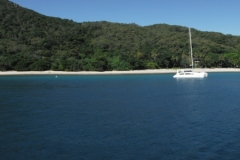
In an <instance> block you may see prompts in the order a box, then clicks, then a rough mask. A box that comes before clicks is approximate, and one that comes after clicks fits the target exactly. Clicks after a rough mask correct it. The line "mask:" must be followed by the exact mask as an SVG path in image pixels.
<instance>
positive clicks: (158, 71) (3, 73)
mask: <svg viewBox="0 0 240 160" xmlns="http://www.w3.org/2000/svg"><path fill="white" fill-rule="evenodd" d="M176 70H177V69H148V70H130V71H104V72H98V71H78V72H73V71H69V72H68V71H51V70H50V71H0V76H6V75H121V74H168V73H176ZM193 71H205V72H208V73H211V72H240V68H204V69H201V68H196V69H193Z"/></svg>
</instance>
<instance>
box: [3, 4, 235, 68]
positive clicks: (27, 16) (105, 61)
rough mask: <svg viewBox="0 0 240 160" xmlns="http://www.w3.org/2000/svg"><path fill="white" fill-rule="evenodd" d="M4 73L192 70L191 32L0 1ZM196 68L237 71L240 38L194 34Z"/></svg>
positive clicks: (161, 25) (180, 28)
mask: <svg viewBox="0 0 240 160" xmlns="http://www.w3.org/2000/svg"><path fill="white" fill-rule="evenodd" d="M0 20H1V21H0V70H2V71H6V70H17V71H29V70H39V71H42V70H63V71H106V70H135V69H138V70H139V69H155V68H156V69H157V68H173V67H188V66H189V64H190V63H189V58H190V56H189V51H190V48H189V37H188V28H187V27H183V26H173V25H167V24H155V25H151V26H144V27H143V26H139V25H137V24H122V23H111V22H106V21H100V22H82V23H76V22H73V21H72V20H67V19H60V18H55V17H48V16H45V15H41V14H39V13H37V12H35V11H32V10H29V9H26V8H23V7H21V6H19V5H17V4H15V3H12V2H10V1H8V0H1V1H0ZM192 42H193V55H194V59H195V61H196V62H197V63H196V64H197V65H198V67H238V66H239V65H240V55H239V53H240V37H239V36H233V35H224V34H221V33H216V32H202V31H198V30H196V29H192Z"/></svg>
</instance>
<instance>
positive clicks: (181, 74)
mask: <svg viewBox="0 0 240 160" xmlns="http://www.w3.org/2000/svg"><path fill="white" fill-rule="evenodd" d="M207 76H208V74H207V73H206V72H204V71H200V72H194V71H193V70H191V69H178V70H177V73H176V74H175V75H174V76H173V78H204V77H207Z"/></svg>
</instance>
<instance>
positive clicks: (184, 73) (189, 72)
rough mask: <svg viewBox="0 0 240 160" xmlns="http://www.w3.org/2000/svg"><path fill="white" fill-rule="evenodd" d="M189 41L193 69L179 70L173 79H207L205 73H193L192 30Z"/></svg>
mask: <svg viewBox="0 0 240 160" xmlns="http://www.w3.org/2000/svg"><path fill="white" fill-rule="evenodd" d="M189 41H190V51H191V52H190V54H191V62H192V64H191V66H192V68H191V69H178V70H177V73H176V74H175V75H174V76H173V78H204V77H207V76H208V74H207V73H206V72H204V71H201V72H194V71H193V53H192V38H191V29H190V28H189Z"/></svg>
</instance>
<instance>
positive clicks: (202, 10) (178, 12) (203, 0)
mask: <svg viewBox="0 0 240 160" xmlns="http://www.w3.org/2000/svg"><path fill="white" fill-rule="evenodd" d="M10 1H12V2H14V3H17V4H19V5H20V6H22V7H25V8H28V9H31V10H34V11H36V12H38V13H41V14H44V15H47V16H52V17H60V18H66V19H72V20H73V21H75V22H88V21H102V20H105V21H109V22H118V23H136V24H138V25H140V26H148V25H152V24H161V23H165V24H170V25H180V26H185V27H191V28H195V29H197V30H200V31H214V32H221V33H223V34H232V35H239V36H240V20H239V19H238V18H239V17H238V16H240V8H239V7H240V0H10Z"/></svg>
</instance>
